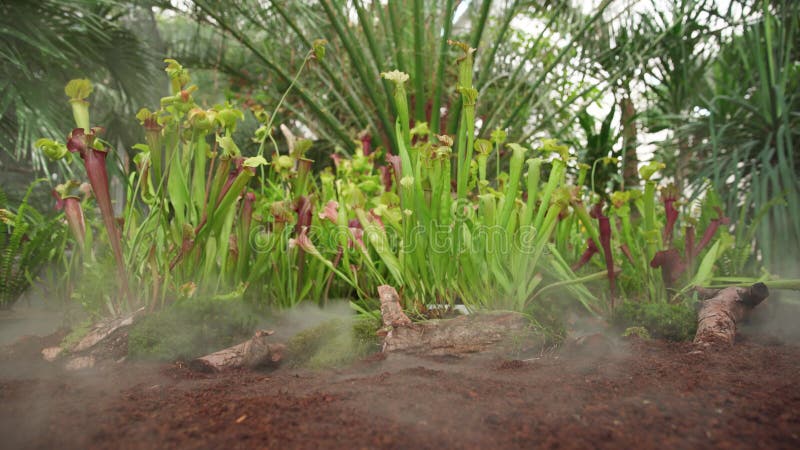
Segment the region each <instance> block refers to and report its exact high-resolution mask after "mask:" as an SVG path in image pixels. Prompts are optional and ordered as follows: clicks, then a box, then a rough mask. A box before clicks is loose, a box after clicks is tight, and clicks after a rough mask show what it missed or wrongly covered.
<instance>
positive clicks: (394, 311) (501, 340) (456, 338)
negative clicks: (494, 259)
mask: <svg viewBox="0 0 800 450" xmlns="http://www.w3.org/2000/svg"><path fill="white" fill-rule="evenodd" d="M378 295H379V297H380V301H381V315H382V316H383V325H384V328H383V330H382V331H383V334H384V342H383V351H384V352H407V353H418V354H429V355H458V354H463V353H474V352H479V351H484V350H487V349H489V348H490V347H493V346H498V345H503V344H505V345H511V346H516V347H520V346H525V347H532V346H537V347H541V346H542V345H543V344H544V339H543V338H542V337H541V336H540V335H537V334H536V333H534V332H533V330H532V329H531V323H530V321H529V320H528V319H527V318H525V316H523V315H522V314H518V313H513V312H501V313H486V314H470V315H466V316H460V317H457V318H454V319H438V320H427V321H424V322H416V323H413V322H411V319H409V318H408V316H406V315H405V313H403V308H402V307H401V306H400V296H399V295H398V294H397V291H396V290H395V289H394V288H393V287H391V286H386V285H384V286H380V287H378Z"/></svg>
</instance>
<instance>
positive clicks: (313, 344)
mask: <svg viewBox="0 0 800 450" xmlns="http://www.w3.org/2000/svg"><path fill="white" fill-rule="evenodd" d="M378 326H379V323H377V322H376V321H373V320H371V319H365V318H359V319H355V320H354V321H352V322H351V321H349V320H343V319H332V320H328V321H326V322H323V323H322V324H320V325H318V326H316V327H313V328H310V329H308V330H305V331H302V332H300V333H298V334H296V335H295V336H294V337H292V338H291V339H289V342H287V344H286V355H287V361H286V363H287V365H289V366H292V367H307V368H311V369H321V368H326V367H340V366H343V365H346V364H349V363H351V362H353V361H355V360H357V359H358V358H362V357H364V356H366V355H368V354H370V353H372V352H374V351H376V350H378V349H379V347H378V343H379V340H378V338H377V336H376V335H375V331H376V330H377V329H378Z"/></svg>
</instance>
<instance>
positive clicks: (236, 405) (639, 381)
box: [0, 339, 800, 449]
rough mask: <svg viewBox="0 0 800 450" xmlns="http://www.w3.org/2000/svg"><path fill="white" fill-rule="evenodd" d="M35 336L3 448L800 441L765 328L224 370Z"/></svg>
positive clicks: (12, 397)
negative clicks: (318, 366) (732, 334)
mask: <svg viewBox="0 0 800 450" xmlns="http://www.w3.org/2000/svg"><path fill="white" fill-rule="evenodd" d="M40 344H43V343H41V342H40ZM39 348H41V345H35V340H29V341H27V342H26V343H25V346H24V348H23V346H17V347H15V352H14V353H13V354H12V353H9V352H6V354H5V355H4V356H3V357H2V359H0V447H2V448H63V449H69V448H81V449H83V448H114V449H117V448H142V449H151V448H664V449H676V448H678V449H682V448H723V449H724V448H765V449H778V448H786V449H789V448H791V449H796V448H800V347H797V346H791V345H784V344H780V343H778V342H776V341H769V340H757V339H745V340H743V341H740V342H739V343H737V345H736V347H734V348H733V349H730V350H724V351H717V352H708V353H705V354H690V352H691V351H692V347H691V345H689V344H670V343H665V342H658V341H656V342H642V341H629V342H623V343H619V344H617V345H616V346H615V347H613V348H611V349H610V350H609V351H608V352H605V353H602V352H598V351H588V352H587V351H580V352H575V351H572V352H570V353H566V352H550V353H548V354H543V355H540V356H539V357H535V358H528V359H511V358H503V357H499V356H491V355H485V354H483V355H471V356H469V357H466V358H450V359H442V358H436V359H429V358H414V357H409V356H401V355H389V356H388V357H383V356H382V355H375V356H373V357H370V358H368V359H366V360H363V361H360V362H358V363H356V364H354V365H352V366H350V367H348V368H344V369H340V370H327V371H321V372H310V371H304V370H293V369H279V370H277V371H274V372H271V373H266V372H262V373H258V372H248V371H235V372H228V373H220V374H200V373H197V372H192V371H190V370H189V369H187V368H185V367H183V366H181V365H155V364H147V363H136V362H125V363H119V364H114V363H109V364H107V365H105V366H101V367H96V368H93V369H89V370H87V371H84V372H80V373H65V372H62V371H60V370H59V369H57V368H56V366H54V365H51V364H48V363H45V362H42V361H40V360H38V358H37V356H38V354H37V352H38V349H39Z"/></svg>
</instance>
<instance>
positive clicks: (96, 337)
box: [69, 308, 144, 353]
mask: <svg viewBox="0 0 800 450" xmlns="http://www.w3.org/2000/svg"><path fill="white" fill-rule="evenodd" d="M142 313H144V308H139V309H138V310H136V311H134V312H133V313H131V314H129V315H127V316H124V317H119V318H116V319H111V320H104V321H101V322H98V323H97V324H95V325H94V326H93V327H92V329H91V331H89V333H88V334H87V335H86V336H84V337H83V339H81V340H80V342H78V344H77V345H75V347H73V348H71V349H69V351H70V352H72V353H79V352H83V351H85V350H88V349H90V348H92V347H94V346H95V345H97V344H98V343H100V342H101V341H103V339H105V338H107V337H109V336H111V335H112V334H113V333H114V332H115V331H117V330H119V329H120V328H124V327H129V326H131V325H133V322H134V321H135V320H136V319H137V318H138V317H139V316H140V315H141V314H142Z"/></svg>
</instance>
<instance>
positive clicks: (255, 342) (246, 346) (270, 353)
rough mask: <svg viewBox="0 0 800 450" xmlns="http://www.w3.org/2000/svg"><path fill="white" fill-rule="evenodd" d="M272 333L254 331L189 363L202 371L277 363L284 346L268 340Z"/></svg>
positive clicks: (255, 366)
mask: <svg viewBox="0 0 800 450" xmlns="http://www.w3.org/2000/svg"><path fill="white" fill-rule="evenodd" d="M273 333H274V332H273V331H266V330H259V331H256V333H255V334H254V335H253V337H252V338H250V339H249V340H247V341H245V342H242V343H241V344H237V345H234V346H233V347H228V348H226V349H223V350H220V351H218V352H214V353H212V354H210V355H206V356H203V357H201V358H197V359H195V360H194V361H192V362H191V363H190V364H189V365H190V366H191V367H192V368H194V369H196V370H203V371H220V370H225V369H234V368H237V367H247V368H250V369H255V368H258V367H263V366H274V365H277V364H278V363H280V361H281V360H282V359H283V352H284V350H285V346H284V345H283V344H278V343H272V344H271V343H269V342H268V338H269V336H270V335H272V334H273Z"/></svg>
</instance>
